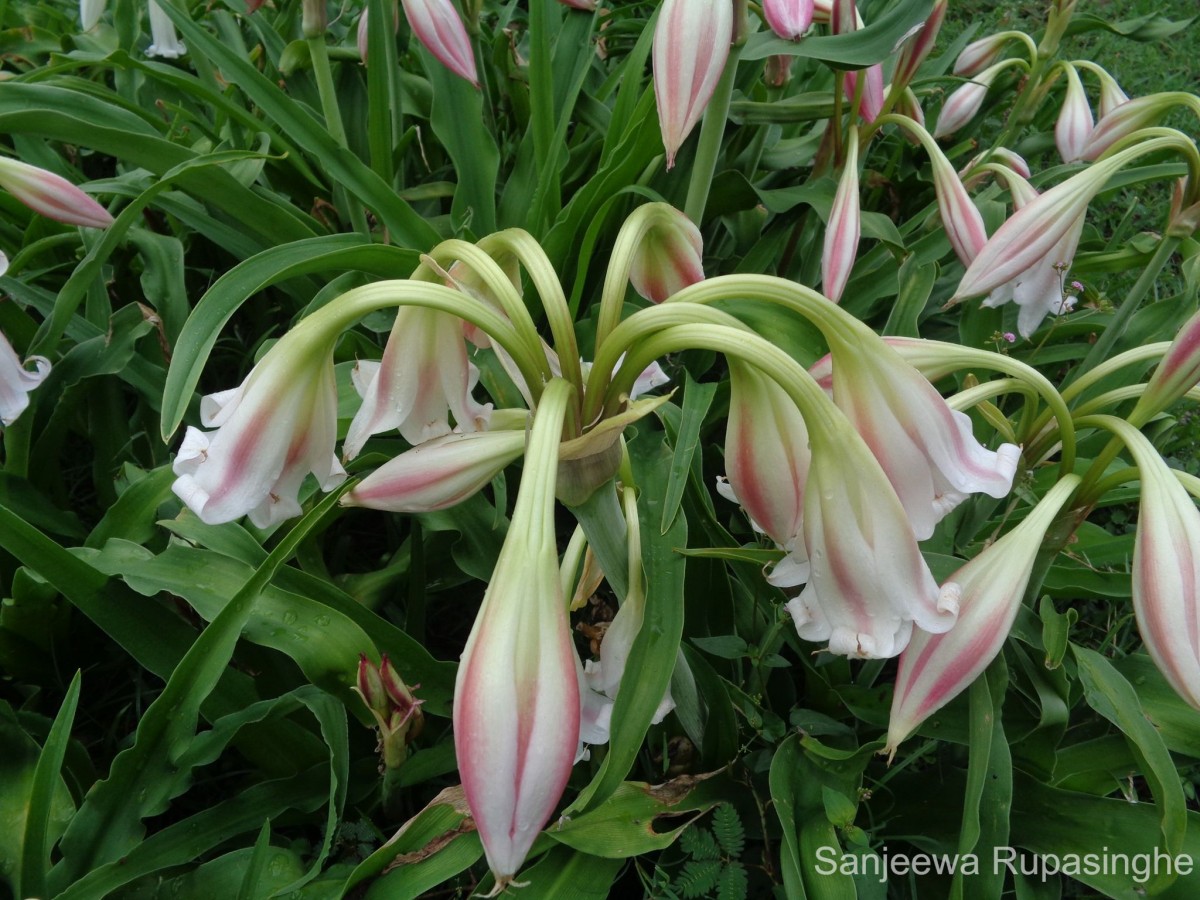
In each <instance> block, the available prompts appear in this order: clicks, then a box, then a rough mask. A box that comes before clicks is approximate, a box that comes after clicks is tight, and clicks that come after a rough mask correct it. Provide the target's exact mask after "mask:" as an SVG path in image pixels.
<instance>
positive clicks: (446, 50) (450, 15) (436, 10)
mask: <svg viewBox="0 0 1200 900" xmlns="http://www.w3.org/2000/svg"><path fill="white" fill-rule="evenodd" d="M400 2H401V4H402V5H403V6H404V16H405V18H407V19H408V24H409V25H411V26H412V30H413V34H415V35H416V36H417V39H418V40H419V41H420V42H421V43H422V44H424V45H425V49H426V50H428V51H429V52H430V53H432V54H433V55H434V57H436V58H437V60H438V62H440V63H441V64H442V65H443V66H445V67H446V68H447V69H449V70H450V71H451V72H453V73H454V74H455V75H458V76H459V77H460V78H465V79H466V80H467V81H469V82H471V84H473V85H475V87H479V75H478V72H477V71H476V69H475V51H474V49H473V48H472V47H471V39H470V37H468V36H467V29H466V26H464V25H463V21H462V18H461V17H460V16H459V14H458V10H457V9H455V8H454V4H453V3H452V2H450V0H400Z"/></svg>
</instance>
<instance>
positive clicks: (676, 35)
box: [652, 0, 733, 169]
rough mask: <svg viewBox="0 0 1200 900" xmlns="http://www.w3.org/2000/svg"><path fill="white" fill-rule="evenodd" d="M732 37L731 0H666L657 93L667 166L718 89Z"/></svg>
mask: <svg viewBox="0 0 1200 900" xmlns="http://www.w3.org/2000/svg"><path fill="white" fill-rule="evenodd" d="M732 40H733V4H732V3H729V2H727V0H716V2H713V0H665V2H664V3H663V6H662V10H661V11H660V12H659V17H658V24H657V26H656V27H655V29H654V47H653V51H652V53H653V63H654V96H655V98H656V99H657V101H658V121H659V125H660V127H661V128H662V139H663V146H664V147H665V148H666V151H667V168H668V169H670V168H672V167H673V166H674V165H675V154H676V153H678V152H679V148H680V147H681V146H682V145H683V142H684V140H686V139H687V136H688V135H689V134H690V133H691V131H692V129H693V128H694V127H695V126H696V123H697V122H699V121H700V117H701V116H702V115H704V109H705V107H707V106H708V101H709V100H710V99H712V95H713V91H715V90H716V89H717V82H718V81H719V80H720V78H721V72H722V71H724V69H725V61H726V60H727V59H728V58H729V45H730V42H731V41H732Z"/></svg>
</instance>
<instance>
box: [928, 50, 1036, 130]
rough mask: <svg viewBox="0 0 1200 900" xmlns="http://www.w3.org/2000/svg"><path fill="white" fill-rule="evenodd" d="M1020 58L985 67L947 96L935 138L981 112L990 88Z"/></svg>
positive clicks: (958, 127)
mask: <svg viewBox="0 0 1200 900" xmlns="http://www.w3.org/2000/svg"><path fill="white" fill-rule="evenodd" d="M1014 62H1018V60H1011V59H1006V60H1004V61H1003V62H998V63H996V64H995V65H994V66H991V67H990V68H987V69H984V70H983V71H982V72H980V73H979V74H978V75H976V76H975V77H974V78H972V79H971V80H970V81H968V82H967V83H966V84H964V85H962V87H960V88H958V89H957V90H956V91H955V92H954V93H952V94H951V95H950V96H949V97H947V98H946V102H945V103H943V104H942V111H941V112H940V113H938V120H937V127H936V128H935V129H934V132H933V136H934V137H935V138H941V137H946V136H947V135H951V134H954V132H956V131H958V130H959V129H960V128H962V127H963V126H964V125H966V124H967V123H969V122H970V121H971V120H972V119H974V118H975V116H976V115H977V114H978V113H979V110H980V108H981V107H982V106H983V101H984V99H985V98H986V97H987V92H988V88H989V87H991V86H992V82H993V81H995V80H996V76H997V75H999V74H1000V73H1001V72H1002V71H1004V69H1006V68H1008V66H1009V65H1010V64H1011V63H1014Z"/></svg>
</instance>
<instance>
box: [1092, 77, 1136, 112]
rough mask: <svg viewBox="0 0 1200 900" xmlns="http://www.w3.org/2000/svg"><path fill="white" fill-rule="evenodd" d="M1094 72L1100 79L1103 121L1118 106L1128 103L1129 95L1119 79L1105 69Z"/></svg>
mask: <svg viewBox="0 0 1200 900" xmlns="http://www.w3.org/2000/svg"><path fill="white" fill-rule="evenodd" d="M1092 71H1093V72H1094V73H1095V74H1096V76H1097V77H1098V78H1099V79H1100V118H1102V119H1103V118H1104V117H1105V116H1107V115H1108V114H1109V113H1110V112H1112V111H1113V110H1115V109H1116V108H1117V107H1118V106H1121V105H1122V104H1124V103H1128V102H1129V95H1128V94H1126V93H1125V92H1124V91H1123V90H1121V85H1119V84H1117V79H1115V78H1113V77H1112V75H1110V74H1109V73H1108V72H1106V71H1105V70H1104V69H1100V68H1096V69H1093V70H1092Z"/></svg>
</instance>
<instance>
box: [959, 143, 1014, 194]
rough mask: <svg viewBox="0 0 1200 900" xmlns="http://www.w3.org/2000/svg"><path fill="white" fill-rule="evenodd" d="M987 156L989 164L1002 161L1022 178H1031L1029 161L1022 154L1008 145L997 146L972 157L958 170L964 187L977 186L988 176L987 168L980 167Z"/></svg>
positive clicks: (968, 188) (1001, 162)
mask: <svg viewBox="0 0 1200 900" xmlns="http://www.w3.org/2000/svg"><path fill="white" fill-rule="evenodd" d="M985 156H986V158H987V162H988V164H993V163H1000V164H1001V165H1004V166H1007V167H1008V168H1009V169H1011V170H1012V171H1014V172H1016V173H1017V174H1018V175H1020V176H1021V177H1022V178H1029V176H1030V170H1029V163H1027V162H1026V161H1025V159H1024V157H1022V156H1021V154H1019V153H1017V152H1015V151H1013V150H1009V149H1008V148H1007V147H997V148H995V149H994V150H992V151H990V152H989V153H986V154H984V153H980V154H979V155H978V156H975V157H972V159H971V161H970V162H969V163H967V164H966V165H965V166H963V167H962V168H961V169H959V170H958V177H959V179H960V180H961V181H962V183H963V187H965V188H966V189H967V190H970V189H971V188H973V187H976V186H977V185H979V184H980V183H981V182H982V181H983V180H984V178H986V177H987V170H986V169H984V168H980V166H981V165H982V164H983V160H984V157H985Z"/></svg>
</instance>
